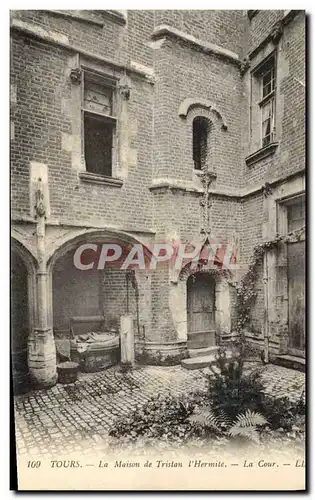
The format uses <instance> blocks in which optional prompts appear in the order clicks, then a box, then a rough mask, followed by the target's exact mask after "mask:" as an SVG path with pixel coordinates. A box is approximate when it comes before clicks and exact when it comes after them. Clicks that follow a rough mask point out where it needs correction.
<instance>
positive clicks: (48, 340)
mask: <svg viewBox="0 0 315 500" xmlns="http://www.w3.org/2000/svg"><path fill="white" fill-rule="evenodd" d="M56 364H57V363H56V347H55V342H54V338H53V335H52V333H51V332H47V333H45V334H43V333H42V332H41V333H40V334H36V332H35V336H34V338H33V339H30V340H29V343H28V368H29V373H30V381H31V384H32V385H33V386H36V387H52V386H53V385H55V384H56V382H57V370H56Z"/></svg>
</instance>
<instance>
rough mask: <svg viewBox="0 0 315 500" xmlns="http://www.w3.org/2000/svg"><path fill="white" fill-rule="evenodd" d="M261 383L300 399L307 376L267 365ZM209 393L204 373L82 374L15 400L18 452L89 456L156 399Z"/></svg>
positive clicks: (152, 370)
mask: <svg viewBox="0 0 315 500" xmlns="http://www.w3.org/2000/svg"><path fill="white" fill-rule="evenodd" d="M262 380H263V383H264V385H265V388H266V392H267V393H268V394H272V395H273V396H278V397H282V396H288V397H290V399H292V400H298V399H299V398H300V397H301V393H302V391H303V388H304V384H305V374H304V373H301V372H297V371H295V370H290V369H288V368H283V367H280V366H274V365H267V366H265V367H263V373H262ZM205 388H206V379H205V377H204V374H203V373H202V370H195V371H187V370H185V369H184V368H182V367H181V366H174V367H153V366H143V367H138V368H136V369H135V370H133V371H132V372H130V373H126V374H123V373H122V372H121V371H120V368H119V367H118V366H116V367H112V368H109V369H107V370H106V371H103V372H99V373H94V374H80V375H79V378H78V380H77V381H76V382H75V383H74V384H69V385H62V384H57V385H56V386H54V387H52V388H50V389H45V390H44V389H41V390H36V391H35V390H34V391H32V392H30V393H28V394H22V395H19V396H15V398H14V399H15V401H14V407H15V426H16V446H17V452H18V454H19V455H20V456H21V455H24V454H27V456H29V457H32V456H34V457H36V456H37V457H38V456H39V455H42V456H45V455H47V456H48V455H49V456H51V455H56V456H58V455H65V454H67V453H69V454H70V453H72V452H74V451H78V452H80V453H83V454H85V453H87V452H88V451H89V450H90V449H91V448H95V447H97V446H101V445H102V443H104V442H105V440H106V436H107V433H108V430H109V429H110V427H111V426H112V425H113V423H114V421H115V420H116V419H117V418H118V417H120V416H123V415H128V414H129V413H130V412H132V411H133V410H135V409H137V408H140V407H141V406H142V405H143V404H145V403H146V402H147V401H148V400H149V399H150V398H151V397H152V396H157V395H158V394H164V395H166V394H168V393H170V394H173V395H181V394H184V393H187V392H191V391H196V390H204V389H205Z"/></svg>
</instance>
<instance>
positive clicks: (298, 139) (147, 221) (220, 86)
mask: <svg viewBox="0 0 315 500" xmlns="http://www.w3.org/2000/svg"><path fill="white" fill-rule="evenodd" d="M12 15H13V16H15V17H18V18H19V19H22V20H24V21H26V22H28V23H33V24H34V25H35V26H37V27H40V26H41V27H43V28H45V29H47V30H52V31H53V32H57V33H59V35H62V36H64V37H67V39H68V41H69V43H70V44H73V45H76V46H78V47H81V48H82V49H84V50H86V51H89V52H91V53H93V54H95V56H103V57H106V58H111V59H113V60H114V61H115V62H116V63H118V64H128V65H130V64H131V63H132V64H138V65H144V66H147V67H148V68H149V69H154V75H155V84H154V85H151V84H149V83H148V82H146V81H144V79H141V78H140V77H139V76H136V75H135V74H131V80H132V89H131V95H130V100H129V101H128V129H129V139H128V140H129V153H130V155H129V157H128V176H127V178H126V179H125V180H124V183H123V186H122V187H121V188H117V187H111V186H106V185H99V184H94V183H86V182H82V181H81V180H80V178H79V176H78V172H77V170H76V169H75V168H73V159H72V155H71V148H70V150H67V148H63V143H62V137H63V134H67V136H69V137H70V138H71V134H72V133H73V117H72V111H71V109H70V106H69V102H70V101H71V99H72V97H73V87H72V85H73V84H71V81H70V79H69V64H70V58H71V57H73V54H72V53H70V52H69V51H67V50H66V49H63V48H61V47H58V46H55V45H53V44H47V43H44V42H42V41H40V40H38V39H31V38H30V37H27V36H24V35H22V34H21V33H18V32H16V31H14V32H13V33H12V46H11V47H12V57H11V120H12V130H14V134H12V135H11V188H12V198H11V199H12V214H13V216H14V217H20V218H23V217H24V218H26V217H28V216H29V215H30V213H31V207H30V200H29V166H30V163H31V162H41V163H44V164H47V165H48V180H49V191H50V204H51V207H50V211H51V217H52V218H53V219H57V220H61V221H62V222H66V223H67V224H69V225H70V226H71V224H77V223H78V222H80V223H82V224H86V226H87V227H88V226H90V225H93V224H95V223H97V224H98V225H104V226H106V225H107V224H118V225H119V226H128V225H135V226H142V227H144V228H146V229H152V228H154V229H156V232H157V236H156V238H157V240H159V241H160V240H164V239H165V238H166V237H170V235H172V234H175V236H176V238H177V237H178V238H180V239H181V241H190V240H191V239H194V238H195V237H196V236H198V234H199V228H200V214H201V212H200V204H199V203H200V195H198V194H196V193H193V192H189V191H180V190H175V191H171V190H169V189H166V188H165V189H160V190H158V191H157V190H155V191H154V192H151V191H150V190H149V187H150V185H151V183H152V180H155V179H157V178H171V179H173V180H177V181H181V182H191V181H193V180H194V182H195V184H196V185H198V181H197V180H196V179H194V177H193V172H192V167H193V161H192V119H193V117H194V116H197V115H198V114H200V115H202V116H207V117H209V119H210V120H211V121H212V122H213V127H212V129H211V137H210V144H211V154H210V157H211V161H210V165H209V167H210V168H211V169H212V170H214V171H215V172H216V174H217V179H216V181H215V182H214V184H213V186H214V187H215V188H216V189H218V190H220V189H222V190H227V189H228V190H231V191H233V190H234V191H239V190H240V189H242V188H245V187H246V188H251V187H254V186H261V185H262V184H264V183H265V182H266V181H267V180H270V179H274V178H276V177H279V176H283V175H286V174H291V173H294V172H296V171H297V170H299V169H301V168H303V167H304V153H305V146H304V134H305V108H304V94H305V87H304V85H303V83H305V59H304V55H305V48H304V44H305V40H304V29H305V27H304V24H305V21H304V15H303V14H298V15H297V16H296V17H295V18H294V19H293V20H292V21H291V22H290V23H289V24H288V25H286V26H285V28H284V34H283V37H282V39H281V41H280V46H279V47H280V48H281V51H279V53H280V52H281V54H280V55H281V61H282V66H281V68H282V69H281V75H280V76H281V81H280V82H279V97H280V100H279V102H278V103H277V109H278V111H279V114H278V115H277V120H278V122H277V131H278V132H279V140H280V145H279V147H278V150H277V151H276V153H275V154H274V156H272V157H268V158H266V159H264V160H261V161H259V162H257V163H255V164H254V165H252V166H251V167H247V165H246V164H245V161H244V157H245V156H246V155H247V154H248V151H247V141H248V133H249V131H248V124H249V119H248V118H249V116H248V113H249V100H248V88H247V87H246V85H245V81H244V79H243V78H242V77H241V75H240V72H239V68H238V67H237V66H236V65H235V64H232V63H231V62H229V61H227V60H223V59H220V58H218V57H216V56H214V55H210V54H205V53H201V52H199V51H197V50H196V49H195V48H192V47H191V46H189V45H187V44H185V43H182V42H180V41H178V40H177V41H175V40H170V39H168V38H166V39H165V40H164V41H163V43H160V42H155V43H154V44H152V43H151V33H152V31H153V29H154V27H156V26H159V25H161V24H169V25H171V26H173V27H175V28H177V29H180V30H183V31H185V32H187V33H188V34H191V35H193V36H195V37H197V38H199V39H202V40H205V41H207V42H210V43H215V44H217V45H220V46H221V47H223V48H226V49H229V50H233V51H235V52H236V53H237V54H239V55H240V57H242V56H243V55H245V54H246V53H247V52H248V51H252V50H253V49H255V48H256V47H258V45H259V44H260V43H261V42H262V41H263V40H264V38H265V37H266V36H267V35H268V34H269V33H270V30H271V28H272V25H273V24H274V22H276V21H277V20H278V19H280V18H281V17H282V16H283V11H278V10H276V11H260V12H259V13H258V14H257V15H256V16H254V17H253V19H252V20H250V21H249V20H248V18H247V15H246V12H244V11H220V10H215V11H211V10H208V11H198V10H196V11H195V10H194V11H178V10H177V11H176V10H157V11H150V10H146V11H136V10H134V11H129V12H128V19H127V24H126V25H121V24H119V23H116V22H114V21H112V20H110V19H109V18H108V17H107V16H105V15H103V14H102V13H101V11H99V12H97V11H91V16H92V17H95V18H97V19H99V18H101V19H102V21H103V23H104V27H103V28H102V27H99V26H95V25H92V24H87V23H84V22H81V21H77V20H69V19H67V18H63V17H60V16H57V15H55V14H53V13H47V12H46V11H36V10H28V11H14V12H13V13H12ZM117 76H119V75H117ZM187 98H192V99H206V100H209V101H211V102H212V103H213V105H214V107H215V108H217V109H218V110H220V113H221V114H222V116H223V117H224V120H225V122H226V124H227V130H222V128H221V122H220V119H219V118H218V116H215V113H212V114H211V113H209V111H208V110H205V109H201V108H200V109H197V110H196V109H195V110H191V111H189V113H188V115H187V117H185V118H183V117H180V116H178V109H179V106H180V104H181V103H182V102H183V101H184V99H187ZM79 105H80V104H79V103H78V106H79ZM211 139H212V140H211ZM262 201H263V198H262V195H261V194H257V195H256V194H255V195H254V196H251V197H248V198H246V199H244V200H243V201H239V200H237V199H235V198H226V197H225V198H224V197H215V198H213V199H212V207H211V211H210V216H211V226H212V231H213V234H215V235H216V236H217V237H222V238H226V239H228V240H230V238H232V236H233V235H234V234H237V235H239V239H240V255H239V258H240V263H241V264H242V265H245V266H246V264H248V263H249V261H250V259H251V255H252V251H253V247H254V245H255V244H257V243H258V242H259V241H261V239H262V223H263V210H262ZM118 281H119V280H118ZM147 287H148V288H146V291H147V292H148V294H151V295H152V321H153V324H154V328H152V331H151V330H150V333H149V335H150V340H160V339H164V340H174V339H175V337H176V332H175V330H174V328H173V326H172V319H171V314H170V310H169V305H168V291H169V276H168V272H167V270H166V269H165V270H163V272H161V273H160V274H159V275H157V274H156V275H155V274H152V283H151V285H147ZM150 287H151V289H150ZM119 307H124V306H122V305H121V304H120V306H119ZM141 314H144V313H143V312H141ZM148 321H149V320H148ZM261 321H262V295H261V290H260V292H259V296H258V298H257V304H256V309H255V311H254V312H253V325H254V328H255V330H256V329H257V331H258V330H259V328H260V326H261ZM259 325H260V326H259Z"/></svg>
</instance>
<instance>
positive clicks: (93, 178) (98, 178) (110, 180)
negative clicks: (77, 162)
mask: <svg viewBox="0 0 315 500" xmlns="http://www.w3.org/2000/svg"><path fill="white" fill-rule="evenodd" d="M79 177H80V179H81V180H82V181H83V182H91V183H93V184H104V185H106V186H113V187H121V186H122V185H123V181H122V180H121V179H117V178H115V177H107V176H105V175H98V174H92V173H91V172H81V173H80V174H79Z"/></svg>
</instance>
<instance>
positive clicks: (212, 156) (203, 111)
mask: <svg viewBox="0 0 315 500" xmlns="http://www.w3.org/2000/svg"><path fill="white" fill-rule="evenodd" d="M179 116H180V117H181V118H182V127H183V132H182V133H183V144H184V145H185V146H184V151H185V159H186V162H187V169H189V168H190V169H191V170H192V180H193V181H196V180H198V179H199V175H198V174H200V170H198V169H196V168H195V161H194V156H195V155H194V130H193V128H194V121H195V120H196V118H198V119H203V120H207V121H208V127H207V128H208V137H207V154H206V161H205V164H204V166H203V170H208V171H212V172H216V168H217V165H219V164H220V161H219V160H220V152H221V150H222V148H223V137H222V130H227V124H226V122H225V119H224V118H223V116H222V114H221V112H220V111H219V110H218V109H217V108H216V107H214V106H213V105H212V103H211V102H210V101H207V100H203V99H185V101H183V103H182V104H181V106H180V108H179Z"/></svg>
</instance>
